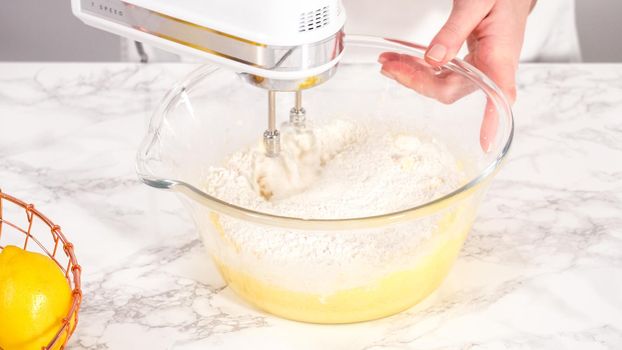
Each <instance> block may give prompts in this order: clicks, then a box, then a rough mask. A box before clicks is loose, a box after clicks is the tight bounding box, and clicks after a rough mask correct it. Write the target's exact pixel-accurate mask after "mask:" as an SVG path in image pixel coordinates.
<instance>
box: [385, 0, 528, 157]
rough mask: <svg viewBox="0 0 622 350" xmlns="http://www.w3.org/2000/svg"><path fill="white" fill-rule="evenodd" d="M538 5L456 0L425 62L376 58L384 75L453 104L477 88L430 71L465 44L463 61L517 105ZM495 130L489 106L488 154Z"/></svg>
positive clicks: (483, 135) (388, 55)
mask: <svg viewBox="0 0 622 350" xmlns="http://www.w3.org/2000/svg"><path fill="white" fill-rule="evenodd" d="M534 3H535V0H477V1H474V0H454V4H453V8H452V11H451V14H450V16H449V19H448V20H447V22H446V23H445V25H444V26H443V27H442V28H441V30H440V31H439V32H438V34H437V35H436V36H435V37H434V39H432V41H431V42H430V45H429V47H428V49H427V50H426V53H425V62H424V61H423V60H421V59H418V58H415V57H412V56H409V55H403V54H397V53H393V52H385V53H383V54H382V55H380V57H379V59H378V61H379V62H380V64H382V70H381V72H382V73H383V74H384V75H386V76H388V77H390V78H392V79H395V80H396V81H398V82H399V83H401V84H402V85H405V86H407V87H409V88H411V89H414V90H416V91H418V92H419V93H421V94H423V95H426V96H429V97H433V98H436V99H437V100H439V101H441V102H443V103H453V102H455V101H456V100H458V99H459V98H461V97H462V96H464V95H466V94H469V93H470V92H472V91H473V90H474V88H475V86H474V85H473V84H472V83H470V82H467V81H465V79H464V78H462V77H460V76H458V75H456V74H451V73H444V74H440V75H438V74H436V73H437V72H435V71H434V70H433V69H431V67H438V66H441V65H443V64H445V63H447V62H449V61H450V60H451V59H453V58H454V57H456V55H457V54H458V51H459V50H460V47H461V46H462V45H463V44H464V42H465V41H466V43H467V46H468V49H469V53H468V54H467V55H466V56H465V58H464V60H465V61H467V62H469V63H470V64H472V65H474V66H475V67H477V68H478V69H480V70H481V71H482V72H483V73H484V74H486V75H487V76H488V77H489V78H491V79H492V80H493V81H494V82H495V83H496V84H497V85H498V86H499V87H500V88H501V90H502V91H503V92H504V93H505V95H506V97H507V98H508V99H509V100H510V102H511V103H513V102H514V100H515V99H516V80H515V76H516V70H517V68H518V59H519V57H520V51H521V48H522V43H523V36H524V32H525V25H526V22H527V16H528V15H529V12H530V11H531V8H532V7H533V4H534ZM430 66H431V67H430ZM497 125H498V116H497V113H496V109H495V107H494V106H493V105H492V102H491V101H488V103H487V104H486V110H485V112H484V119H483V121H482V128H481V132H480V143H481V145H482V148H483V149H484V150H485V151H488V150H490V147H491V143H492V140H493V139H494V136H495V134H496V131H497Z"/></svg>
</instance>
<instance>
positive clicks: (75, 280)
mask: <svg viewBox="0 0 622 350" xmlns="http://www.w3.org/2000/svg"><path fill="white" fill-rule="evenodd" d="M9 244H11V245H16V246H18V247H22V248H23V249H24V250H29V251H34V252H37V253H42V254H46V255H47V256H49V257H50V258H51V259H52V260H54V261H55V262H56V264H57V265H58V267H59V268H60V269H61V270H62V271H63V272H64V273H65V277H66V278H67V283H69V286H70V287H71V289H72V293H73V295H72V298H71V299H72V303H71V308H70V309H69V312H68V313H67V316H65V317H64V318H63V319H62V322H61V323H60V324H59V325H58V332H56V334H55V336H54V337H53V338H52V339H50V341H49V343H48V344H47V345H45V346H43V347H42V349H44V350H47V349H53V348H54V349H59V348H60V349H63V348H64V347H65V345H66V344H67V341H68V340H69V338H70V336H71V334H73V331H74V330H75V329H76V326H77V324H78V311H79V309H80V303H81V302H82V290H81V289H80V288H81V284H80V274H81V270H82V269H81V267H80V265H78V261H77V260H76V256H75V254H74V252H73V245H72V244H71V243H70V242H69V241H68V240H67V238H66V237H65V235H63V233H62V232H61V229H60V226H58V225H55V224H54V223H53V222H52V221H51V220H50V219H48V218H47V217H46V216H45V215H43V214H42V213H41V212H39V211H38V210H37V209H35V206H34V205H33V204H27V203H26V202H23V201H21V200H19V199H17V198H15V197H12V196H9V195H8V194H5V193H3V192H2V191H1V190H0V250H2V249H4V247H5V246H7V245H9ZM61 251H62V253H61ZM72 319H73V322H71V320H72ZM63 333H65V334H66V335H67V336H66V337H64V340H63V343H62V344H60V347H59V344H58V343H59V342H60V341H61V340H60V339H62V338H63Z"/></svg>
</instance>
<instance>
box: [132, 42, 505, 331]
mask: <svg viewBox="0 0 622 350" xmlns="http://www.w3.org/2000/svg"><path fill="white" fill-rule="evenodd" d="M345 46H346V49H345V53H344V58H343V61H342V62H341V63H340V66H339V69H338V70H337V72H336V74H335V75H334V77H333V78H331V79H330V80H328V81H326V82H324V83H322V84H320V85H318V86H315V87H313V88H312V89H308V90H305V91H304V93H303V105H304V107H305V108H306V110H307V116H308V118H309V119H312V120H323V119H329V118H335V117H343V116H347V117H348V118H350V119H353V118H354V119H357V118H361V120H362V119H365V120H374V121H377V122H378V123H385V122H387V121H391V122H399V123H400V125H401V127H402V128H403V130H404V131H405V132H411V131H412V132H414V133H417V134H418V135H426V137H430V138H434V139H436V140H438V141H440V142H442V143H443V144H445V145H446V146H447V147H448V148H449V149H450V150H451V152H452V153H453V155H454V156H455V157H456V159H458V163H459V165H460V167H461V168H462V169H463V170H464V173H465V174H466V177H465V178H464V181H463V182H462V183H461V185H460V186H459V187H458V188H455V189H454V190H453V191H451V193H448V194H446V195H444V196H442V197H440V198H435V199H434V200H431V201H429V202H427V203H418V204H415V203H413V206H412V207H411V208H409V209H406V210H403V211H399V212H393V213H386V214H383V215H377V216H372V217H356V218H338V219H324V220H322V219H314V218H300V217H284V216H278V215H271V214H267V213H262V212H257V211H253V210H250V209H247V208H242V207H239V206H236V205H233V204H230V203H226V202H224V201H222V200H219V199H218V198H214V197H212V196H210V195H208V194H207V193H205V192H204V185H205V183H204V182H205V174H206V171H207V169H208V168H209V167H210V166H213V165H221V164H222V162H223V160H224V158H225V157H226V156H227V155H230V154H231V153H233V152H234V151H236V150H239V149H242V148H244V147H247V146H248V145H250V144H253V143H255V142H258V141H259V140H260V138H261V134H262V132H263V130H265V128H266V123H267V121H266V119H267V117H266V115H267V93H266V91H265V90H262V89H259V88H257V87H254V86H251V85H249V84H247V83H245V82H244V81H243V80H242V79H241V78H240V77H239V76H238V75H237V74H235V73H233V72H230V71H226V70H220V69H216V68H214V67H210V66H203V67H201V68H199V69H197V70H196V71H195V72H193V73H192V74H190V76H189V77H188V78H186V79H185V80H183V81H182V82H181V83H179V84H177V85H176V86H174V87H173V88H172V90H171V91H170V92H169V93H168V94H167V95H166V96H165V98H164V100H163V101H162V104H161V105H160V107H159V108H158V110H157V111H156V113H155V115H154V116H153V119H152V121H151V125H150V127H149V132H148V135H147V136H146V138H145V140H144V141H143V144H142V146H141V148H140V150H139V153H138V157H137V171H138V174H139V177H140V178H141V179H142V181H143V182H145V183H146V184H148V185H150V186H153V187H156V188H160V189H167V190H171V191H174V192H175V193H177V194H178V196H179V198H180V199H181V201H182V202H183V203H184V205H185V207H186V208H187V209H188V210H189V211H190V212H191V213H192V217H193V218H194V221H195V223H196V226H197V228H198V231H199V232H200V235H201V237H202V239H203V243H204V245H205V247H206V249H207V252H208V253H209V255H210V256H211V257H212V259H213V261H214V262H215V263H216V265H217V267H218V269H219V271H220V273H221V274H222V277H223V278H224V279H225V280H226V281H227V282H228V284H229V286H230V287H231V288H232V289H233V290H235V291H236V292H237V294H239V295H240V296H241V297H242V298H244V299H246V300H247V301H248V302H250V303H252V304H253V305H255V306H256V307H258V308H260V309H263V310H265V311H268V312H270V313H272V314H275V315H278V316H281V317H285V318H288V319H293V320H299V321H306V322H315V323H347V322H358V321H364V320H371V319H376V318H380V317H384V316H388V315H391V314H395V313H397V312H400V311H402V310H404V309H407V308H409V307H411V306H413V305H415V304H416V303H417V302H419V301H421V300H422V299H423V298H425V297H426V296H427V295H429V294H430V293H431V292H432V291H434V289H435V288H437V287H438V286H439V284H440V283H441V282H442V280H443V278H444V277H445V276H446V275H447V273H448V272H449V269H450V267H451V266H452V264H453V262H454V260H455V259H456V257H457V255H458V253H459V251H460V249H461V247H462V244H463V242H464V240H465V238H466V236H467V233H468V232H469V230H470V228H471V225H472V223H473V220H474V218H475V215H476V210H477V208H478V206H479V204H480V203H481V201H482V198H483V195H484V192H485V189H486V188H487V187H488V185H489V183H490V180H491V179H492V178H493V176H494V175H495V174H496V172H497V171H498V170H499V168H500V166H501V164H502V161H503V159H504V158H505V156H506V154H507V151H508V149H509V147H510V144H511V140H512V134H513V119H512V113H511V110H510V107H509V105H508V103H507V101H506V99H505V98H504V96H503V95H502V93H501V92H500V90H499V88H498V87H497V86H495V84H494V83H493V82H492V81H491V80H489V79H488V78H487V77H486V76H484V75H483V74H482V73H481V72H479V71H478V70H477V69H475V68H474V67H472V66H470V65H469V64H467V63H465V62H463V61H460V60H453V61H451V62H450V63H448V64H447V65H445V66H443V67H440V68H432V67H430V66H428V65H426V64H425V63H423V61H422V60H421V59H422V57H423V55H424V52H425V48H424V47H421V46H418V45H415V44H410V43H405V42H399V41H393V40H387V39H381V38H375V37H361V36H349V37H347V38H346V42H345ZM386 52H390V53H391V54H388V55H394V56H395V57H398V58H399V59H402V60H410V61H413V60H414V61H413V62H415V63H416V64H415V66H414V67H415V68H416V73H413V75H412V78H413V81H411V82H410V84H409V85H410V86H414V89H409V88H406V87H404V86H403V85H401V84H399V83H397V82H396V81H395V80H393V79H391V78H389V77H387V76H386V75H383V74H381V73H380V67H381V64H380V63H378V58H379V56H380V55H382V54H383V53H385V54H384V55H387V54H386ZM399 55H401V56H399ZM417 79H419V80H417ZM465 93H466V95H465V96H462V97H461V95H463V94H465ZM441 101H442V102H441ZM293 103H294V97H293V93H281V94H279V95H278V100H277V114H278V118H279V119H280V121H284V120H286V118H287V116H288V112H289V110H290V108H291V107H292V106H293ZM484 115H486V117H485V118H484ZM483 119H487V120H488V123H491V120H492V123H491V124H489V126H488V127H484V129H486V128H487V129H488V130H491V127H490V125H493V127H492V129H493V131H494V130H496V132H493V133H491V134H490V135H489V137H488V141H487V144H486V145H485V146H484V147H482V143H481V142H480V131H481V130H482V120H483ZM361 166H366V164H361ZM344 190H345V191H347V190H348V189H347V188H344ZM236 229H245V230H247V231H248V230H249V229H250V232H252V233H253V234H252V235H251V237H250V238H249V237H247V238H248V240H246V241H244V242H240V241H236V239H235V238H233V237H232V236H234V235H231V232H232V230H236ZM275 242H277V243H275ZM310 247H314V249H309V248H310ZM317 247H321V249H317Z"/></svg>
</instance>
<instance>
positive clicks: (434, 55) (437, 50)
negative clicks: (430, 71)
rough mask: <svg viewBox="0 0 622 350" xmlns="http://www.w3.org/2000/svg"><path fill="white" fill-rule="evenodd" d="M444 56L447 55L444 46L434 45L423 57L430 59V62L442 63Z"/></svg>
mask: <svg viewBox="0 0 622 350" xmlns="http://www.w3.org/2000/svg"><path fill="white" fill-rule="evenodd" d="M446 54H447V48H446V47H445V46H444V45H441V44H434V45H433V46H432V47H431V48H430V49H429V50H428V52H427V53H426V54H425V56H426V57H427V58H429V59H431V60H432V61H435V62H443V59H444V58H445V55H446Z"/></svg>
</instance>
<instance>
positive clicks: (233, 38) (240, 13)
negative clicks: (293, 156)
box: [72, 0, 345, 157]
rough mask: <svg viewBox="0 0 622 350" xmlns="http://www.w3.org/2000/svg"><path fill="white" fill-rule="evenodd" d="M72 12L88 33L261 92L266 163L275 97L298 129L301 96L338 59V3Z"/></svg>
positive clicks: (142, 5) (178, 3)
mask: <svg viewBox="0 0 622 350" xmlns="http://www.w3.org/2000/svg"><path fill="white" fill-rule="evenodd" d="M72 9H73V12H74V14H75V15H76V16H77V17H78V18H80V19H81V20H82V21H83V22H85V23H86V24H88V25H91V26H93V27H96V28H99V29H103V30H106V31H109V32H112V33H115V34H118V35H121V36H124V37H128V38H131V39H133V40H136V41H139V42H143V43H148V44H150V45H153V46H155V47H159V48H162V49H164V50H167V51H170V52H175V53H181V54H190V55H195V56H199V57H202V58H205V59H208V60H210V61H211V62H214V63H215V64H218V65H220V66H223V67H225V68H228V69H231V70H233V71H235V72H238V73H239V74H240V75H241V76H242V77H243V78H244V80H245V81H247V82H248V83H250V84H252V85H255V86H259V87H262V88H265V89H267V90H268V129H267V130H266V131H265V132H264V146H265V149H266V154H267V155H269V156H272V157H274V156H278V154H279V152H280V141H279V131H278V130H277V128H276V120H275V118H276V117H275V98H276V92H277V91H295V92H296V102H295V106H294V107H293V108H292V110H291V111H290V121H292V122H293V123H294V124H301V123H303V122H304V118H305V111H304V109H303V108H302V96H301V94H302V93H301V91H302V90H304V89H307V88H310V87H313V86H315V85H318V84H320V83H322V82H324V81H326V80H328V79H329V78H330V77H331V76H332V75H333V74H334V73H335V69H336V66H337V63H338V62H339V60H340V59H341V56H342V52H343V36H344V35H343V26H344V23H345V11H344V9H343V5H342V3H341V1H340V0H297V1H292V0H263V1H252V0H226V1H224V0H174V1H171V0H124V1H120V0H72Z"/></svg>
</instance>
